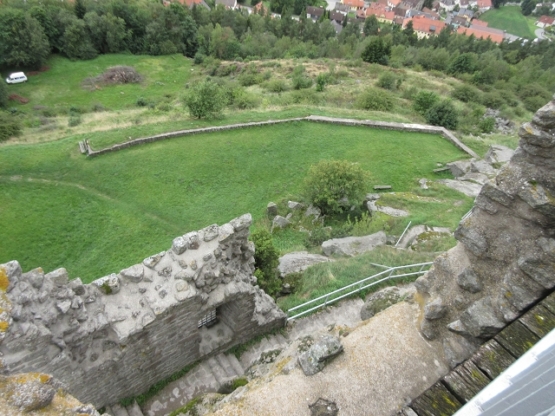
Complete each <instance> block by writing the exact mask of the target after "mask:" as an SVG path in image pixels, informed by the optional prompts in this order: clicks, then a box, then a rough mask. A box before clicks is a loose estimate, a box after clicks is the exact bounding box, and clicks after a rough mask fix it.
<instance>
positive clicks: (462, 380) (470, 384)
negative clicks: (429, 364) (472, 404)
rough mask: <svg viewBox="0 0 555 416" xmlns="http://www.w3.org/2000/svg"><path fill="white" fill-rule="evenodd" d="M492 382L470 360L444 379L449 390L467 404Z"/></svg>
mask: <svg viewBox="0 0 555 416" xmlns="http://www.w3.org/2000/svg"><path fill="white" fill-rule="evenodd" d="M490 381H491V380H490V379H489V378H488V377H487V376H486V375H485V374H484V373H482V371H481V370H480V369H479V368H478V367H477V366H476V365H475V364H474V363H473V362H472V361H470V360H467V361H466V362H465V363H463V364H461V365H459V366H458V367H457V368H455V369H454V370H453V371H451V372H450V373H449V374H447V375H446V376H445V377H444V378H443V382H444V383H445V384H446V385H447V387H448V389H449V390H450V391H452V392H453V393H454V395H455V396H456V397H458V398H459V399H461V400H463V401H464V402H465V403H466V402H468V401H469V400H470V399H472V398H473V397H474V396H476V395H477V394H478V393H479V392H480V391H481V390H482V389H483V388H484V387H486V386H487V385H488V384H489V383H490Z"/></svg>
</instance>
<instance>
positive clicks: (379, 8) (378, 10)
mask: <svg viewBox="0 0 555 416" xmlns="http://www.w3.org/2000/svg"><path fill="white" fill-rule="evenodd" d="M385 12H386V7H385V6H384V5H383V4H380V3H370V6H368V8H367V9H366V11H365V13H366V17H370V16H372V15H374V16H376V17H378V15H380V14H384V13H385Z"/></svg>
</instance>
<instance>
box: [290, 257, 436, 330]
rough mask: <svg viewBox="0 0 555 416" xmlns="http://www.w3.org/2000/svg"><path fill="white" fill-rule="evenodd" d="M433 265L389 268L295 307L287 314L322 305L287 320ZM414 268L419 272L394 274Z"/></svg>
mask: <svg viewBox="0 0 555 416" xmlns="http://www.w3.org/2000/svg"><path fill="white" fill-rule="evenodd" d="M432 264H433V262H426V263H416V264H407V265H405V266H395V267H389V268H387V269H386V270H384V271H382V272H379V273H376V274H374V275H372V276H370V277H367V278H365V279H362V280H359V281H358V282H355V283H351V284H349V285H347V286H343V287H342V288H340V289H336V290H334V291H332V292H330V293H327V294H325V295H322V296H319V297H317V298H315V299H312V300H309V301H308V302H305V303H303V304H301V305H297V306H295V307H293V308H291V309H289V310H288V311H287V314H288V315H289V314H290V313H291V312H292V311H295V310H298V309H301V308H304V307H306V306H308V305H311V304H313V303H316V302H320V303H319V304H317V305H316V306H313V307H312V308H310V309H307V310H306V311H303V312H300V313H298V314H296V315H293V316H291V317H289V318H287V321H292V320H293V319H296V318H298V317H300V316H303V315H306V314H307V313H310V312H313V311H315V310H317V309H320V308H323V307H325V306H327V305H330V304H332V303H334V302H337V301H338V300H340V299H343V298H345V297H347V296H351V295H353V294H355V293H358V292H360V291H362V290H364V289H367V288H369V287H372V286H374V285H377V284H378V283H381V282H384V281H386V280H391V279H397V278H399V277H407V276H416V275H422V274H424V273H426V272H427V271H428V269H429V267H427V266H431V265H432ZM382 267H383V266H382ZM414 267H420V270H418V271H416V272H409V273H402V274H393V273H394V272H396V271H398V270H403V269H409V268H414ZM384 275H387V276H385V277H382V278H381V279H379V280H376V281H372V282H370V283H368V284H366V283H367V282H368V281H370V280H373V279H376V278H378V277H381V276H384ZM357 286H358V287H357ZM354 287H356V289H354V290H351V291H349V292H348V293H344V294H343V295H341V296H338V297H334V298H332V299H330V296H333V295H336V294H338V293H340V292H343V291H345V290H347V289H351V288H354Z"/></svg>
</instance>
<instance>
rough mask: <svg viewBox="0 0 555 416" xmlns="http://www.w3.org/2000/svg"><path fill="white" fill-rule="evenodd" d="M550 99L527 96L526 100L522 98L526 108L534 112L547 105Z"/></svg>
mask: <svg viewBox="0 0 555 416" xmlns="http://www.w3.org/2000/svg"><path fill="white" fill-rule="evenodd" d="M548 101H549V100H546V99H545V98H543V97H526V98H525V99H524V100H522V102H523V104H524V108H526V109H527V110H528V111H531V112H532V113H535V112H536V111H538V110H539V109H540V108H542V107H543V106H544V105H546V104H547V102H548Z"/></svg>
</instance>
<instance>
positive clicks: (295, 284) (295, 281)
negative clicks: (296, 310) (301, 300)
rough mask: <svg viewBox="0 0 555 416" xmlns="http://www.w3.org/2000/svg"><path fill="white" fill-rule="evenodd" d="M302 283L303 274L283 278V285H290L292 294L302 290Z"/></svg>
mask: <svg viewBox="0 0 555 416" xmlns="http://www.w3.org/2000/svg"><path fill="white" fill-rule="evenodd" d="M324 241H325V240H324ZM302 281H303V274H302V272H298V273H289V274H288V275H286V276H284V277H283V283H284V284H288V285H289V287H290V288H291V293H295V292H297V291H299V290H300V289H301V285H302Z"/></svg>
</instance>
